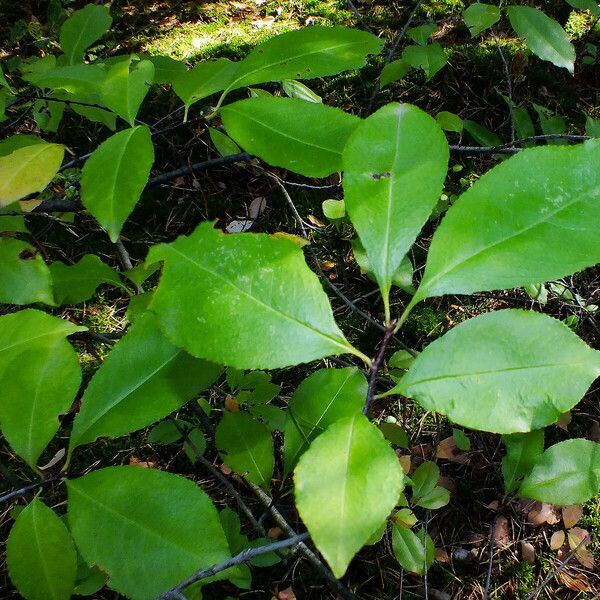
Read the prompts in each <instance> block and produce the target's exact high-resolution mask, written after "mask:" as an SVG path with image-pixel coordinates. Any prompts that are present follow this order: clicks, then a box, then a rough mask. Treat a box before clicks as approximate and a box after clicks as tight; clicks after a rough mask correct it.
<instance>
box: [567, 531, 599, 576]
mask: <svg viewBox="0 0 600 600" xmlns="http://www.w3.org/2000/svg"><path fill="white" fill-rule="evenodd" d="M567 539H568V540H569V547H570V548H571V550H575V549H576V548H577V550H576V552H575V558H576V559H577V562H579V564H581V565H582V566H583V567H585V568H586V569H593V568H594V556H593V555H592V553H591V552H590V551H589V550H588V549H587V548H586V546H588V545H589V544H590V542H591V541H592V539H591V536H590V534H589V532H588V531H587V530H585V529H582V528H581V527H573V528H572V529H569V531H567ZM580 544H581V545H580Z"/></svg>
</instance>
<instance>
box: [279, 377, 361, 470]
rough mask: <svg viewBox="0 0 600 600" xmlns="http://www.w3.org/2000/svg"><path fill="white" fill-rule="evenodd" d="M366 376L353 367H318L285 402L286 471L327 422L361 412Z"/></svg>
mask: <svg viewBox="0 0 600 600" xmlns="http://www.w3.org/2000/svg"><path fill="white" fill-rule="evenodd" d="M367 387H368V385H367V380H366V379H365V376H364V375H363V374H362V373H361V372H360V371H359V370H358V369H357V368H356V367H348V368H345V369H319V370H318V371H315V372H314V373H313V374H312V375H310V376H309V377H307V378H306V379H305V380H304V381H303V382H302V383H301V384H300V385H299V386H298V388H297V389H296V391H295V392H294V394H293V395H292V397H291V398H290V401H289V402H288V410H287V421H286V424H285V435H284V441H285V443H284V462H285V472H286V473H289V472H290V471H291V470H292V469H293V468H294V466H295V465H296V463H297V462H298V459H299V458H300V456H301V455H302V454H303V453H304V451H305V450H306V449H307V448H308V446H309V444H310V443H311V442H312V441H313V440H314V439H315V438H316V437H317V436H318V435H320V434H321V433H322V432H323V431H325V429H327V428H328V427H329V426H330V425H332V424H333V423H335V422H336V421H339V420H340V419H343V418H346V417H354V416H358V415H361V414H362V410H363V408H364V406H365V401H366V398H367Z"/></svg>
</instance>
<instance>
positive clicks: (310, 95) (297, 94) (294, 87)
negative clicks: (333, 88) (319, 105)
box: [281, 79, 323, 102]
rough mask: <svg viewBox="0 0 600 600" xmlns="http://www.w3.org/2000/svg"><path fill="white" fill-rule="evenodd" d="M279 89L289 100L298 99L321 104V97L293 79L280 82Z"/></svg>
mask: <svg viewBox="0 0 600 600" xmlns="http://www.w3.org/2000/svg"><path fill="white" fill-rule="evenodd" d="M281 87H282V88H283V91H284V92H285V93H286V94H287V95H288V96H289V97H290V98H298V99H299V100H304V101H305V102H323V98H321V96H319V95H318V94H315V92H313V91H312V90H311V89H310V88H309V87H307V86H305V85H304V84H303V83H300V82H299V81H296V80H295V79H284V80H283V81H282V82H281Z"/></svg>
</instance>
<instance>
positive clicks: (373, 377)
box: [363, 320, 396, 415]
mask: <svg viewBox="0 0 600 600" xmlns="http://www.w3.org/2000/svg"><path fill="white" fill-rule="evenodd" d="M395 329H396V321H395V320H394V321H392V322H391V323H390V324H389V325H388V327H387V329H386V330H385V334H384V336H383V341H382V342H381V347H380V348H379V352H378V353H377V357H376V358H375V360H374V361H373V365H372V366H371V374H370V376H369V389H368V390H367V400H366V401H365V407H364V408H363V414H364V415H367V414H368V413H369V409H370V408H371V403H372V402H373V398H374V396H375V386H376V385H377V373H379V369H380V368H381V365H382V363H383V358H384V357H385V351H386V350H387V347H388V345H389V343H390V341H391V339H392V337H393V336H394V331H395Z"/></svg>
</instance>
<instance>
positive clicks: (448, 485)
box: [437, 476, 458, 494]
mask: <svg viewBox="0 0 600 600" xmlns="http://www.w3.org/2000/svg"><path fill="white" fill-rule="evenodd" d="M437 484H438V485H439V486H440V487H443V488H445V489H447V490H448V491H449V492H450V493H451V494H456V493H457V492H458V487H457V486H456V483H454V479H452V478H451V477H444V476H442V477H440V478H439V479H438V482H437Z"/></svg>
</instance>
